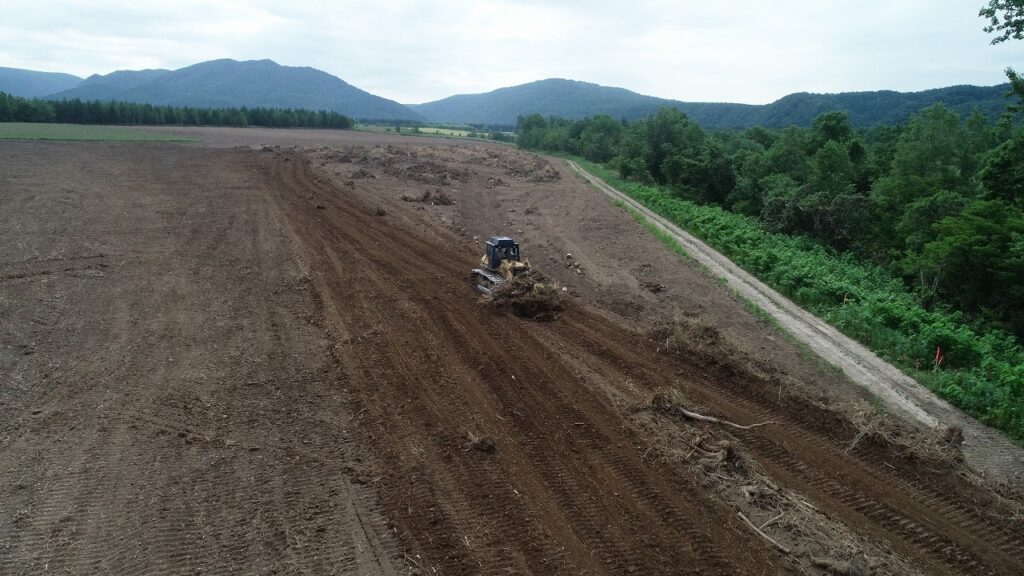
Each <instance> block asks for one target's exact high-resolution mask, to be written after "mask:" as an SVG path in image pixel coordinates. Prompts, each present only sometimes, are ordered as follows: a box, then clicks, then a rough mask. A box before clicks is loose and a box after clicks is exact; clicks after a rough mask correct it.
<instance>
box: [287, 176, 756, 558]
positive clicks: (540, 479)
mask: <svg viewBox="0 0 1024 576" xmlns="http://www.w3.org/2000/svg"><path fill="white" fill-rule="evenodd" d="M272 170H274V173H273V175H272V176H271V178H273V180H274V181H275V182H276V183H277V185H278V186H280V187H281V190H280V191H279V192H278V199H279V201H280V205H281V208H282V211H284V212H285V213H286V214H288V217H289V219H291V220H292V221H293V222H295V224H293V226H292V230H295V231H296V232H297V233H298V237H299V241H300V243H302V244H304V245H305V246H306V250H305V252H304V254H305V256H304V257H305V258H306V259H307V263H308V267H309V270H310V273H311V276H312V277H313V283H314V284H315V285H318V289H319V290H320V291H321V295H322V298H323V300H324V302H325V307H324V308H325V323H327V324H331V323H332V322H336V323H337V324H339V325H340V326H339V327H338V328H337V329H336V332H337V334H338V335H343V336H341V340H343V341H345V340H346V339H347V340H348V341H349V342H351V341H352V340H353V339H356V340H358V338H359V337H356V336H355V335H354V334H355V333H356V332H357V331H358V330H359V327H363V328H371V330H372V333H373V334H375V335H372V336H371V332H370V331H367V332H366V333H365V336H366V338H367V339H368V340H370V342H369V344H370V345H369V346H364V345H362V344H360V343H358V342H357V343H356V344H354V345H353V346H352V347H351V350H344V351H342V352H340V353H339V362H341V363H342V364H343V365H348V366H349V367H350V369H351V370H354V371H356V372H358V373H359V374H360V375H361V376H363V377H364V378H365V384H364V386H366V387H367V388H368V389H367V390H365V391H364V394H365V398H366V399H365V408H364V409H366V410H367V411H371V410H379V409H380V405H381V404H385V405H387V404H390V403H391V402H395V400H394V399H395V398H401V401H400V403H401V407H400V410H399V411H397V412H396V411H395V410H394V409H395V408H398V407H396V406H394V405H391V406H385V408H384V411H383V413H381V414H380V416H379V417H380V418H381V419H382V420H383V419H387V425H386V426H381V423H380V422H373V421H372V419H367V420H371V422H368V424H369V427H377V428H382V429H381V434H384V435H387V436H388V438H387V440H386V441H385V443H384V445H385V447H386V448H388V450H389V453H390V454H391V458H394V459H395V461H397V462H398V463H400V465H399V470H401V469H402V467H401V463H402V462H403V461H405V463H406V465H407V466H409V468H408V469H409V470H417V471H418V472H419V473H420V475H417V479H418V478H421V477H424V478H426V479H427V483H428V486H429V488H428V487H426V486H422V484H420V486H419V487H418V488H417V489H416V490H415V497H416V498H417V499H427V505H426V508H427V510H432V511H435V512H440V513H435V514H434V515H433V516H430V517H428V518H423V517H422V516H420V515H418V514H410V513H409V512H410V510H409V508H410V507H409V505H408V504H405V505H404V506H405V510H403V509H402V508H401V506H402V505H401V504H400V505H398V506H392V511H393V512H392V518H393V520H395V521H396V522H397V523H398V524H399V526H398V530H399V533H400V537H403V541H405V542H406V545H407V547H408V548H409V550H410V553H411V552H415V553H416V554H417V555H419V557H422V558H425V559H426V561H424V562H423V567H424V568H427V567H432V566H438V567H439V568H441V569H444V570H445V571H446V572H450V573H479V572H494V573H500V572H502V571H508V570H513V571H530V572H533V573H556V572H560V571H579V570H589V571H592V572H598V573H624V572H629V571H637V572H638V573H690V572H692V573H703V574H709V573H721V574H733V573H747V572H751V571H752V570H754V565H752V564H749V563H744V560H743V559H739V560H737V559H735V555H732V554H729V553H728V552H726V550H728V549H729V548H730V544H729V542H732V541H734V540H735V539H736V534H738V533H739V534H742V532H738V531H736V529H735V527H732V528H730V527H731V526H733V524H732V522H734V521H733V520H731V519H730V517H729V515H728V513H727V510H724V509H722V508H721V507H716V505H715V504H713V503H712V502H704V503H703V504H702V505H701V506H699V507H697V506H694V505H693V504H691V503H689V502H688V500H692V499H693V496H694V495H693V494H688V495H686V499H684V497H683V492H681V491H680V490H679V489H678V487H677V486H676V485H675V484H674V482H673V481H672V480H671V479H667V478H665V477H663V476H662V475H660V474H659V473H658V472H656V471H654V470H652V469H650V467H649V466H648V465H647V464H646V463H644V462H643V461H641V460H640V458H639V453H638V451H637V450H636V448H635V446H634V445H633V444H632V442H633V441H634V439H632V438H630V437H629V435H628V434H626V433H625V432H624V431H623V430H622V429H621V427H619V426H618V425H617V424H616V421H617V420H618V416H617V415H616V414H615V413H614V412H613V411H612V410H610V408H609V407H608V406H606V405H604V404H602V403H601V402H600V401H599V400H598V399H597V398H595V397H594V396H593V395H592V394H591V393H589V392H588V391H587V390H585V389H582V388H580V387H579V386H578V385H577V384H576V383H575V377H574V375H573V374H572V373H571V371H570V370H568V369H567V368H566V367H565V366H563V365H562V363H561V362H560V360H559V355H558V353H556V352H555V351H552V350H550V349H548V348H547V347H545V346H544V344H543V343H542V342H541V341H539V340H537V339H536V338H534V337H533V336H532V335H531V333H530V329H531V328H532V327H528V326H527V327H524V326H523V325H522V324H521V323H520V322H518V321H515V320H512V319H510V318H504V317H500V316H496V315H494V314H493V313H491V312H490V311H487V310H484V309H481V308H480V307H479V306H477V305H476V304H475V302H474V300H475V297H472V296H471V295H470V293H469V292H468V289H467V288H466V287H465V286H463V285H462V283H461V282H458V281H454V280H453V279H455V278H459V279H461V278H462V277H464V276H465V274H466V271H467V270H468V269H469V267H470V262H469V261H468V259H466V258H464V257H463V256H461V255H459V256H456V255H452V254H448V253H446V251H445V250H444V249H443V248H439V247H437V246H433V245H429V244H426V243H424V241H423V239H421V238H419V237H417V236H415V235H413V234H410V233H409V231H405V230H402V229H398V228H390V227H387V226H386V225H383V224H382V219H380V218H379V217H376V216H373V215H372V212H371V211H370V210H368V209H366V207H364V206H361V205H359V204H357V203H356V202H355V201H354V199H353V198H352V197H349V196H347V195H344V194H343V193H341V191H340V190H337V189H334V188H333V187H330V186H328V185H325V184H323V183H320V182H317V181H316V179H315V178H313V177H311V176H310V174H309V173H308V171H309V168H308V167H307V166H305V164H304V162H303V161H302V159H301V157H291V158H290V159H289V161H286V162H281V161H278V162H275V163H273V168H272ZM315 205H321V206H326V209H324V210H317V209H316V208H315ZM340 254H344V257H343V258H342V257H340V256H339V255H340ZM453 282H457V283H455V286H457V287H458V288H457V290H458V291H457V292H456V293H455V294H452V293H451V291H452V288H453ZM394 294H401V297H394V296H393V295H394ZM332 300H333V302H332V303H330V304H327V302H328V301H332ZM332 316H333V318H332ZM378 330H379V334H378V333H377V332H378ZM414 340H415V341H414ZM368 364H370V365H368ZM382 373H383V374H382ZM354 380H355V379H354V378H353V379H352V381H354ZM389 396H390V397H391V398H392V399H391V400H389V399H388V397H389ZM473 422H477V423H478V424H477V425H479V426H481V427H482V429H483V430H485V431H486V432H487V433H488V434H493V435H494V436H495V437H496V438H497V443H498V452H497V453H496V454H495V455H492V456H483V455H479V454H476V453H474V452H473V451H467V450H465V449H464V448H463V447H462V446H461V444H464V440H465V439H464V438H463V435H464V433H465V431H466V429H467V428H468V426H470V425H472V424H471V423H473ZM417 428H418V429H419V430H417ZM374 436H375V440H376V441H377V443H380V438H376V437H377V436H378V435H377V434H376V433H375V434H374ZM417 443H419V444H420V445H424V444H425V445H426V448H425V452H426V453H427V457H426V458H424V459H422V461H418V462H416V463H415V466H413V465H410V464H409V462H410V460H412V459H411V458H410V457H408V456H407V455H406V454H405V453H407V452H409V451H410V448H411V447H412V448H415V447H416V446H417ZM431 453H433V454H434V455H436V457H437V459H438V460H441V461H442V462H433V461H431V460H432V458H431V457H430V456H431ZM481 463H482V464H481ZM442 464H443V465H442ZM482 469H486V470H489V471H490V474H486V473H484V474H481V470H482ZM395 473H396V472H395V471H389V474H395ZM481 475H482V476H483V478H484V479H487V478H489V477H490V478H504V479H505V481H506V482H508V483H510V484H511V486H505V487H504V490H502V487H501V486H497V487H496V486H495V484H494V483H493V482H492V481H489V480H481V478H480V477H481ZM404 481H405V479H402V482H404ZM382 483H384V484H385V485H384V486H383V488H382V491H383V497H384V499H385V501H387V500H393V501H394V500H397V501H398V502H399V503H401V502H407V501H408V497H409V496H408V494H407V491H406V490H405V489H404V487H403V486H402V485H401V483H400V482H391V483H387V481H386V480H385V481H382ZM417 483H418V484H419V483H420V482H417ZM509 488H511V490H510V489H509ZM431 489H432V490H431ZM403 494H404V495H403ZM509 494H517V495H518V497H517V498H515V499H513V498H512V497H510V496H509ZM698 500H700V499H699V498H698ZM463 503H469V504H470V506H468V507H466V508H463V505H460V504H463ZM509 506H511V508H509ZM422 507H423V505H421V508H422ZM510 509H511V510H513V511H516V514H517V516H516V517H510V516H509V514H508V512H509V510H510ZM520 512H525V513H524V514H522V515H518V514H519V513H520ZM709 514H710V516H709ZM716 515H717V516H719V517H717V518H715V516H716ZM474 518H475V520H474ZM424 521H425V522H426V524H428V525H435V526H438V528H440V529H439V530H436V531H433V532H432V533H433V534H437V535H438V536H440V537H441V538H444V537H445V536H444V535H448V538H447V540H446V541H443V542H441V543H440V546H438V542H434V541H431V540H430V539H428V538H426V535H425V534H423V533H422V532H421V533H417V527H418V526H417V525H422V523H423V522H424ZM479 525H483V526H485V527H486V529H485V530H479V531H478V532H477V533H476V534H467V533H466V532H465V530H467V529H472V527H473V526H479ZM502 531H504V533H502ZM403 534H404V536H403ZM467 538H468V539H470V540H471V541H472V540H475V539H477V538H482V539H483V543H484V544H485V545H486V547H487V548H492V547H497V548H495V549H497V550H501V547H500V546H501V545H502V544H503V545H504V546H507V547H510V548H512V550H511V553H510V554H508V555H507V556H504V557H503V556H502V555H501V554H497V555H496V554H494V553H493V551H494V549H490V550H486V549H485V550H483V551H481V550H477V549H474V548H473V546H472V544H469V545H466V546H463V545H461V544H462V543H463V542H465V540H466V539H467ZM750 544H751V542H749V541H748V542H746V543H745V545H746V546H747V547H748V548H751V546H750ZM752 548H753V549H755V550H760V552H761V553H762V554H764V553H765V552H764V550H763V546H762V545H761V544H760V543H759V542H756V541H754V542H753V546H752ZM439 549H440V550H439ZM560 549H564V550H565V553H564V555H563V554H557V555H554V556H553V555H551V552H552V551H557V550H560ZM730 556H732V557H730ZM746 561H747V562H749V560H746Z"/></svg>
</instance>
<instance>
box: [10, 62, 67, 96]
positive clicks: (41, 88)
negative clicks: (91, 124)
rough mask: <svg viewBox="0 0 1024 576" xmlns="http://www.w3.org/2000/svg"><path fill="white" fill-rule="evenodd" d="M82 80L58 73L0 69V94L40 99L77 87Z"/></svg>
mask: <svg viewBox="0 0 1024 576" xmlns="http://www.w3.org/2000/svg"><path fill="white" fill-rule="evenodd" d="M80 82H82V79H81V78H79V77H78V76H72V75H71V74H61V73H59V72H36V71H35V70H21V69H20V68H3V67H0V92H6V93H7V94H11V95H14V96H21V97H22V98H41V97H43V96H46V95H48V94H53V93H54V92H60V91H61V90H67V89H69V88H74V87H75V86H77V85H78V84H79V83H80Z"/></svg>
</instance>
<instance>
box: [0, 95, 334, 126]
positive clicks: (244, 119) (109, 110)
mask: <svg viewBox="0 0 1024 576" xmlns="http://www.w3.org/2000/svg"><path fill="white" fill-rule="evenodd" d="M0 122H38V123H52V122H56V123H64V124H132V125H138V124H147V125H164V124H169V125H176V126H239V127H245V126H267V127H273V128H338V129H346V128H351V127H352V120H351V119H350V118H348V117H346V116H342V115H341V114H338V113H337V112H327V111H322V110H321V111H312V110H291V109H281V108H188V107H185V108H178V107H174V106H153V105H150V104H133V103H130V102H101V101H99V100H92V101H89V102H83V101H81V100H57V101H50V100H40V99H38V98H34V99H31V100H29V99H27V98H19V97H17V96H11V95H9V94H5V93H3V92H0Z"/></svg>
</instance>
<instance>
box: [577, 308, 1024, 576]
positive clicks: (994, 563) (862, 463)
mask: <svg viewBox="0 0 1024 576" xmlns="http://www.w3.org/2000/svg"><path fill="white" fill-rule="evenodd" d="M580 320H584V321H585V322H583V323H581V325H580V326H578V327H576V328H577V329H576V330H575V331H574V334H578V335H580V336H579V337H580V338H582V339H583V340H584V341H589V342H588V344H587V346H586V347H587V349H588V350H589V352H590V354H591V356H590V357H591V362H594V363H603V364H605V365H606V366H607V367H608V369H612V370H624V372H625V375H626V376H627V377H629V378H631V379H632V380H633V381H634V382H639V383H644V384H645V386H646V387H647V389H648V390H651V391H654V390H656V389H657V388H658V387H659V386H664V385H665V383H664V381H663V379H662V377H661V374H658V373H655V372H654V371H653V370H651V369H650V368H648V367H649V366H654V365H657V364H658V363H662V364H664V363H666V362H667V361H668V362H671V360H670V359H667V358H665V355H664V354H661V355H658V354H657V353H653V354H652V353H650V351H649V350H647V351H645V348H642V347H633V348H631V349H628V350H627V349H625V348H623V347H621V346H620V345H619V344H618V343H617V342H616V341H615V340H613V339H612V337H610V336H609V335H608V334H607V333H605V332H604V331H603V329H602V327H601V326H600V323H595V322H592V321H587V319H586V318H585V317H583V316H579V315H573V316H572V317H571V318H566V319H565V320H564V323H565V324H573V323H579V322H580ZM625 359H629V361H625ZM673 367H674V369H675V376H676V377H677V378H678V382H677V383H675V384H674V385H675V386H677V387H679V388H680V389H682V390H683V391H684V392H685V393H686V394H687V395H688V396H691V397H692V398H693V399H694V400H697V401H699V402H700V403H701V404H705V405H709V406H711V407H713V408H714V410H715V411H716V412H720V413H724V414H725V415H726V417H727V418H729V419H731V420H733V421H737V422H741V423H749V422H765V421H769V420H771V421H776V422H780V423H782V424H783V425H782V426H771V427H769V428H761V429H758V430H756V431H753V430H751V431H737V432H735V434H736V435H737V436H738V437H739V438H741V439H742V440H743V442H744V444H745V445H746V446H747V448H748V451H749V453H750V455H751V456H752V457H754V458H755V459H757V460H758V461H760V462H761V463H762V464H764V465H765V466H766V467H767V468H768V470H769V471H770V472H772V475H773V479H774V480H776V481H778V482H780V483H781V484H782V485H784V486H788V487H789V488H791V489H794V490H796V491H797V492H800V493H803V494H805V495H807V496H809V497H811V498H812V499H813V500H814V501H815V502H816V503H817V504H818V505H819V506H821V507H823V508H824V509H826V510H828V511H830V512H833V513H837V514H839V515H840V516H841V517H843V518H844V519H845V520H846V521H847V522H848V523H849V524H850V525H851V526H855V527H859V529H860V530H862V531H863V530H866V531H869V532H873V533H874V534H875V536H878V537H883V538H885V539H887V540H891V541H893V542H894V543H896V544H897V545H898V544H899V543H900V542H903V543H904V545H903V549H904V552H905V553H908V554H911V555H917V556H918V558H919V559H920V560H921V561H923V562H928V563H930V564H932V566H933V570H936V571H939V570H943V569H944V566H945V569H947V570H949V569H952V570H953V572H951V573H954V574H956V573H962V572H967V573H989V574H1000V573H1006V572H1004V571H1005V570H1008V569H1009V570H1011V572H1012V571H1013V570H1019V569H1021V568H1022V566H1021V565H1022V564H1024V562H1022V561H1021V558H1024V540H1022V538H1021V534H1020V530H1021V527H1020V526H1019V525H1017V526H1014V525H1013V524H1011V523H1008V522H995V521H993V519H992V517H991V515H983V514H982V513H981V512H980V510H985V506H983V505H981V504H980V503H979V502H978V501H973V502H972V501H971V500H969V499H970V498H971V496H972V494H975V493H976V492H977V490H976V489H974V488H973V487H970V486H968V485H966V484H963V483H958V482H956V481H955V480H953V481H951V480H950V478H949V473H948V471H944V470H936V471H935V472H931V473H929V472H928V471H927V467H926V466H925V467H923V468H924V469H922V468H917V469H915V468H914V467H913V466H908V465H907V464H906V463H905V462H904V463H902V464H901V462H900V460H901V458H900V457H899V456H898V455H897V454H895V453H892V452H890V451H889V450H888V449H887V448H886V447H885V446H883V445H877V444H875V443H874V442H872V441H871V440H865V441H863V442H860V443H858V444H857V446H856V447H855V448H854V449H853V450H849V449H848V447H849V446H851V441H852V440H853V439H854V437H853V435H852V434H851V437H850V438H846V437H843V438H839V437H837V436H836V433H837V429H836V428H835V427H834V426H831V423H830V422H828V421H822V420H821V419H820V417H816V416H815V414H814V412H815V411H814V409H813V408H809V407H806V406H804V407H800V406H789V407H784V406H782V405H781V401H780V400H779V399H778V397H776V396H775V395H774V391H769V390H766V389H765V387H764V383H759V382H751V381H747V382H744V380H749V377H747V376H744V375H743V374H737V373H735V372H732V373H729V372H722V371H719V372H720V373H718V374H714V373H713V372H710V373H709V371H707V370H706V369H701V368H698V367H696V366H693V365H685V364H683V365H679V364H678V363H673ZM659 381H660V383H659ZM786 401H787V402H792V400H790V399H787V400H786ZM837 446H844V447H847V449H839V448H838V447H837ZM916 475H919V477H920V479H914V476H916ZM907 478H910V479H911V480H907ZM926 482H927V483H929V484H931V485H932V486H940V487H942V488H945V489H944V490H939V489H936V488H932V487H930V486H929V485H927V484H925V483H926ZM966 502H971V504H973V505H968V504H966ZM990 505H991V503H990ZM992 511H993V510H991V509H989V510H988V512H990V513H991V512H992ZM1003 513H1004V514H1006V517H1009V516H1010V514H1009V513H1008V512H1007V511H1003ZM936 562H937V563H936ZM1010 567H1014V568H1010Z"/></svg>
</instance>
